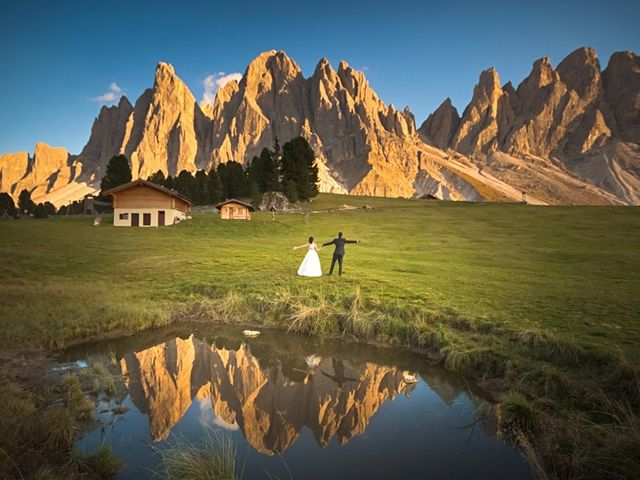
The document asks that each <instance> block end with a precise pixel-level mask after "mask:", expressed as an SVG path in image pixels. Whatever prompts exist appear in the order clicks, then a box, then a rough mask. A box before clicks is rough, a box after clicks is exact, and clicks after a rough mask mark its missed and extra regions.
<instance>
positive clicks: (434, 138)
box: [418, 98, 460, 149]
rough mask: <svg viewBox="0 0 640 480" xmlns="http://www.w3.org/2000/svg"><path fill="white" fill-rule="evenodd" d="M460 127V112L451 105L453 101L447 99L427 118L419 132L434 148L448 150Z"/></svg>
mask: <svg viewBox="0 0 640 480" xmlns="http://www.w3.org/2000/svg"><path fill="white" fill-rule="evenodd" d="M459 125H460V115H458V110H456V108H455V107H454V106H453V104H452V103H451V99H450V98H447V99H446V100H445V101H444V102H442V103H441V104H440V106H439V107H438V108H437V109H436V111H435V112H433V113H432V114H431V115H429V116H428V117H427V119H426V120H425V121H424V123H423V124H422V125H421V126H420V128H419V129H418V132H419V133H420V134H421V135H423V138H424V139H425V141H427V142H428V143H430V144H431V145H433V146H434V147H438V148H441V149H446V148H449V146H451V141H452V140H453V136H454V135H455V133H456V132H457V131H458V126H459Z"/></svg>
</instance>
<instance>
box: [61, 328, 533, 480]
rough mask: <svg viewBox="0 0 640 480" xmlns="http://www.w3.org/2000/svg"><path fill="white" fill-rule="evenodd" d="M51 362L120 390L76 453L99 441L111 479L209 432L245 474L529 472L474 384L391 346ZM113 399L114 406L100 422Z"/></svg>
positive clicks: (226, 334) (283, 344)
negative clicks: (232, 452)
mask: <svg viewBox="0 0 640 480" xmlns="http://www.w3.org/2000/svg"><path fill="white" fill-rule="evenodd" d="M60 360H61V361H64V362H73V363H74V364H75V365H80V366H82V365H87V364H88V365H92V364H95V363H96V362H99V363H102V364H109V363H110V364H112V365H114V366H116V368H117V370H118V372H119V375H120V376H121V378H120V380H121V384H122V385H123V386H124V387H123V388H122V392H121V393H119V394H118V395H116V396H115V398H113V399H110V400H103V401H101V402H99V403H98V405H97V410H96V418H97V419H98V420H99V422H100V425H99V426H97V427H96V428H95V429H93V430H90V431H88V432H85V433H84V434H82V436H81V437H80V438H79V439H78V440H77V442H76V448H77V449H78V450H80V451H85V452H92V451H95V450H96V449H97V448H98V447H100V446H101V445H103V444H107V445H109V446H111V448H112V449H113V451H114V452H115V453H116V455H118V456H119V457H120V458H122V459H123V460H124V462H125V466H124V468H123V470H122V471H121V473H120V475H119V477H118V478H122V479H139V478H154V473H153V472H159V471H161V465H160V458H159V455H158V453H157V451H158V449H163V448H166V446H167V445H171V444H173V443H175V441H176V439H182V440H185V439H186V440H188V441H191V442H195V443H197V442H199V441H202V439H203V438H205V437H206V435H208V434H209V432H212V431H213V432H216V435H221V436H224V437H225V438H230V439H232V441H233V443H234V446H235V448H236V462H237V465H238V471H242V478H245V479H254V478H267V479H268V478H280V479H289V478H293V479H296V478H301V479H302V478H304V479H316V478H318V479H320V478H323V479H324V478H336V479H338V478H340V479H342V478H344V479H362V478H368V479H377V478H381V479H382V478H460V479H463V478H492V479H500V478H510V479H512V478H529V477H530V476H531V473H530V469H529V467H528V465H527V463H526V461H525V460H524V458H523V457H522V455H521V454H520V452H519V451H518V450H517V448H515V447H514V446H513V445H511V444H509V443H508V442H507V441H506V440H504V439H503V438H501V432H500V431H499V429H498V424H499V422H498V419H499V415H500V411H499V408H498V407H497V406H496V405H495V404H492V403H490V402H488V401H487V400H486V398H487V396H486V395H485V394H483V392H482V390H481V389H479V388H477V387H476V386H474V385H473V384H472V383H470V382H468V381H466V380H465V378H463V377H461V376H459V375H455V374H452V373H450V372H447V371H445V370H443V369H442V368H439V367H437V366H433V365H430V364H429V363H428V362H427V361H426V360H425V358H424V357H422V356H419V355H416V354H412V353H409V352H404V351H398V350H397V349H390V348H381V347H373V346H370V345H363V344H359V343H355V342H348V341H342V340H337V339H321V338H313V337H303V336H296V335H287V334H285V333H284V332H282V331H271V330H263V331H262V334H261V335H260V336H258V337H257V338H251V339H247V338H245V337H244V336H243V335H242V330H241V329H240V328H230V327H220V328H216V329H212V330H208V331H197V330H188V331H180V330H171V331H168V330H167V331H160V332H155V333H153V334H145V335H144V336H140V337H131V338H126V339H122V340H119V341H110V342H107V343H100V344H92V345H85V346H81V347H76V348H75V349H72V350H68V351H67V352H65V353H64V355H63V357H62V358H61V359H60ZM412 377H414V378H415V382H414V378H412ZM116 404H118V405H120V404H121V405H124V407H126V408H127V409H128V410H126V411H125V413H122V414H114V413H112V409H113V407H115V406H116ZM121 410H125V409H124V408H121Z"/></svg>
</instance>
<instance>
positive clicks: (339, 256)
mask: <svg viewBox="0 0 640 480" xmlns="http://www.w3.org/2000/svg"><path fill="white" fill-rule="evenodd" d="M345 243H358V240H347V239H346V238H344V237H343V236H342V232H339V233H338V238H334V239H333V240H331V241H330V242H327V243H323V244H322V246H323V247H326V246H327V245H335V247H336V248H335V250H334V251H333V258H332V259H331V269H330V270H329V275H331V274H332V273H333V267H334V266H335V265H336V261H337V262H338V275H342V260H343V259H344V245H345Z"/></svg>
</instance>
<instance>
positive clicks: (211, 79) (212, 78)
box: [202, 72, 242, 105]
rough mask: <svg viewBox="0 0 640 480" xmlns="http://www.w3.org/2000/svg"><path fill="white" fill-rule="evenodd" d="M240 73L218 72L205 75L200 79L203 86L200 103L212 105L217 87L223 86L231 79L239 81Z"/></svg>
mask: <svg viewBox="0 0 640 480" xmlns="http://www.w3.org/2000/svg"><path fill="white" fill-rule="evenodd" d="M241 78H242V74H241V73H238V72H234V73H226V74H225V73H224V72H218V73H213V74H211V75H207V76H206V77H204V80H202V85H203V86H204V93H203V94H202V103H206V104H209V105H213V101H214V100H215V98H216V92H217V91H218V89H219V88H221V87H224V86H225V85H226V84H227V83H229V82H230V81H231V80H236V81H238V82H239V81H240V79H241Z"/></svg>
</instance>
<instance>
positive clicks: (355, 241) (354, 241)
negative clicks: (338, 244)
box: [344, 240, 360, 243]
mask: <svg viewBox="0 0 640 480" xmlns="http://www.w3.org/2000/svg"><path fill="white" fill-rule="evenodd" d="M344 243H360V240H345V241H344Z"/></svg>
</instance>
